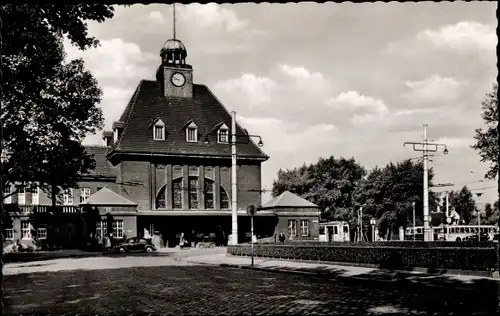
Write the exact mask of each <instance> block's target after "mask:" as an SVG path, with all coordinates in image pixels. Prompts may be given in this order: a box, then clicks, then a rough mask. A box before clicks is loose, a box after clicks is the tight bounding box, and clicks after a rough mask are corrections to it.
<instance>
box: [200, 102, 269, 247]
mask: <svg viewBox="0 0 500 316" xmlns="http://www.w3.org/2000/svg"><path fill="white" fill-rule="evenodd" d="M211 134H213V132H211V133H208V134H206V135H205V140H204V141H203V143H204V144H210V140H209V139H208V135H211ZM236 137H245V138H246V137H248V142H244V143H242V142H240V143H239V144H247V143H249V142H250V138H251V137H255V138H258V139H259V142H258V144H257V145H258V146H259V147H262V146H264V143H263V142H262V138H261V137H260V136H258V135H249V134H236V112H234V111H232V112H231V142H230V143H231V224H232V225H231V226H232V229H231V244H233V245H237V244H238V196H237V193H236V189H237V177H236V144H237V142H236Z"/></svg>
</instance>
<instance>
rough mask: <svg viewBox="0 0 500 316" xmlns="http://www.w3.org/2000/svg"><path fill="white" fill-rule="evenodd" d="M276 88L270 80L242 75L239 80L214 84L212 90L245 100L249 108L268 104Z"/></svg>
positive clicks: (228, 80) (251, 75)
mask: <svg viewBox="0 0 500 316" xmlns="http://www.w3.org/2000/svg"><path fill="white" fill-rule="evenodd" d="M277 86H278V85H277V84H276V82H275V81H273V80H272V79H270V78H267V77H259V76H256V75H254V74H248V73H243V74H242V75H241V77H240V78H234V79H227V80H222V81H219V82H217V83H215V85H214V88H215V89H216V90H220V91H223V92H225V93H226V94H231V95H233V96H235V97H236V98H237V99H239V100H241V99H245V100H247V101H246V103H248V105H249V106H259V105H263V104H268V103H269V102H270V100H271V96H272V93H273V91H274V90H275V89H276V88H277ZM242 97H243V98H242Z"/></svg>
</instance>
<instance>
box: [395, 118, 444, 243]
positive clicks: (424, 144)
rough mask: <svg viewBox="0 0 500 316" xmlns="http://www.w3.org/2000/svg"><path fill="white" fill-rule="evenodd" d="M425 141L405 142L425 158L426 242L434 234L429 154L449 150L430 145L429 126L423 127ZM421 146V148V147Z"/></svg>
mask: <svg viewBox="0 0 500 316" xmlns="http://www.w3.org/2000/svg"><path fill="white" fill-rule="evenodd" d="M423 132H424V141H423V142H405V143H404V144H403V147H404V146H406V145H412V146H413V150H414V151H420V152H422V153H423V158H424V201H423V202H424V203H423V204H424V241H432V239H433V234H432V232H431V230H430V225H429V222H430V219H429V167H428V163H429V152H436V151H437V150H438V148H439V147H444V150H443V153H444V154H445V155H446V154H448V148H447V147H446V145H445V144H436V143H430V142H429V141H428V139H427V124H424V125H423ZM419 146H421V147H419Z"/></svg>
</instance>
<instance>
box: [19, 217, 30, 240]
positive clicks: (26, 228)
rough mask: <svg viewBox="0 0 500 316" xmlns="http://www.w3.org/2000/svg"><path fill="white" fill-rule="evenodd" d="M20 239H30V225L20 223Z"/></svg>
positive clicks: (23, 222) (25, 222)
mask: <svg viewBox="0 0 500 316" xmlns="http://www.w3.org/2000/svg"><path fill="white" fill-rule="evenodd" d="M21 238H22V239H31V224H30V222H28V221H21Z"/></svg>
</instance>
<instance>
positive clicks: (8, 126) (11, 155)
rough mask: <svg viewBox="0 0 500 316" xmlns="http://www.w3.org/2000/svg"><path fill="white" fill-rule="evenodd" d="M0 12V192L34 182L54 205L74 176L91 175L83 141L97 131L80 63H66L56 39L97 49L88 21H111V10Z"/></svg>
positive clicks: (5, 8)
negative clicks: (0, 96) (60, 190)
mask: <svg viewBox="0 0 500 316" xmlns="http://www.w3.org/2000/svg"><path fill="white" fill-rule="evenodd" d="M1 9H2V22H3V23H2V39H1V40H2V43H1V44H2V56H1V61H2V66H1V67H2V68H1V69H2V73H3V78H2V79H3V82H2V83H3V86H2V88H3V91H2V92H3V99H2V113H1V121H2V128H1V131H2V135H1V136H2V137H1V138H2V169H3V177H2V186H4V185H6V184H8V183H14V182H21V183H22V184H23V185H24V184H26V183H28V184H31V183H33V182H34V181H36V182H39V184H38V185H39V186H40V187H41V189H42V190H44V191H46V192H48V191H50V192H51V193H52V195H53V197H54V196H55V192H54V190H58V189H57V188H58V186H61V187H63V188H65V187H71V186H76V184H77V183H76V181H77V179H78V175H81V174H85V173H86V172H88V171H89V170H91V169H92V168H93V166H94V162H93V159H92V157H91V156H89V155H87V153H86V152H85V150H84V148H83V146H82V145H81V141H82V140H83V138H84V137H85V135H86V134H89V133H95V132H96V131H97V130H99V129H100V128H101V127H102V124H103V117H102V111H101V110H100V108H98V107H97V104H98V103H99V102H100V100H101V94H102V93H101V90H100V89H99V88H98V86H97V81H96V80H95V79H94V78H93V76H92V75H91V74H90V73H89V72H88V71H86V70H85V68H84V64H83V61H82V60H73V61H69V62H67V61H66V60H65V57H66V56H65V54H64V48H63V44H62V39H63V36H67V37H68V38H69V39H70V41H71V42H72V44H74V45H76V46H78V47H79V48H80V49H82V50H85V49H87V48H89V47H95V46H97V45H98V43H99V42H98V40H97V39H96V38H94V37H90V36H89V35H88V34H87V24H86V21H97V22H102V21H104V20H105V19H107V18H111V17H113V8H112V7H111V6H110V5H102V4H78V5H45V4H39V5H11V4H8V5H2V6H1ZM15 193H16V191H15V190H14V192H12V193H11V194H15ZM53 203H55V199H53Z"/></svg>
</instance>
